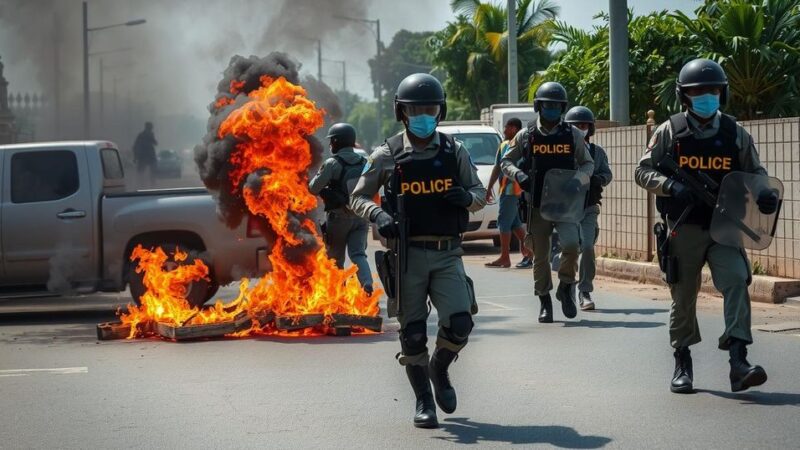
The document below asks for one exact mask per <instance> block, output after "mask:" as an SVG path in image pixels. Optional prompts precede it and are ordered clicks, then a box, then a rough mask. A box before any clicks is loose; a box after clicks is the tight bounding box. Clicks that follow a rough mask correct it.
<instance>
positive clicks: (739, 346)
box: [730, 338, 767, 392]
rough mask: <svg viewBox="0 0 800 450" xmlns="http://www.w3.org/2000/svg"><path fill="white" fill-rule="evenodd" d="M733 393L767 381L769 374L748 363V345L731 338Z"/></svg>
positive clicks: (759, 367)
mask: <svg viewBox="0 0 800 450" xmlns="http://www.w3.org/2000/svg"><path fill="white" fill-rule="evenodd" d="M730 355H731V359H730V363H731V391H732V392H739V391H744V390H745V389H748V388H751V387H753V386H760V385H762V384H764V382H766V381H767V372H765V371H764V369H763V368H762V367H761V366H751V365H750V363H749V362H747V343H746V342H745V341H742V340H740V339H736V338H731V348H730Z"/></svg>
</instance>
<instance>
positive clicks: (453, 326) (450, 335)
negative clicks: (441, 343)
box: [441, 312, 474, 345]
mask: <svg viewBox="0 0 800 450" xmlns="http://www.w3.org/2000/svg"><path fill="white" fill-rule="evenodd" d="M473 326H474V323H473V322H472V315H471V314H470V313H468V312H460V313H456V314H453V315H452V316H450V326H449V327H442V329H441V331H442V337H443V338H445V339H447V340H448V341H450V342H452V343H453V344H456V345H461V344H464V343H466V342H467V338H468V337H469V334H470V332H472V327H473Z"/></svg>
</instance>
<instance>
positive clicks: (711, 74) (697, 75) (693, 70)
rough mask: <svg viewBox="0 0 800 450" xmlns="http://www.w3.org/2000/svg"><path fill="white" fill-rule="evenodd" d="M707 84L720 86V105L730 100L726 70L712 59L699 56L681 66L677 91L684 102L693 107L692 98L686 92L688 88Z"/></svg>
mask: <svg viewBox="0 0 800 450" xmlns="http://www.w3.org/2000/svg"><path fill="white" fill-rule="evenodd" d="M706 86H709V87H718V88H720V96H719V103H720V105H724V104H725V103H726V102H727V101H728V77H727V76H726V75H725V70H724V69H723V68H722V66H720V65H719V64H717V63H716V62H714V61H712V60H710V59H705V58H698V59H694V60H692V61H689V62H688V63H686V64H685V65H684V66H683V68H681V71H680V74H678V81H677V87H676V88H675V93H676V94H677V96H678V99H680V101H681V103H682V104H685V105H687V106H689V107H691V106H692V100H691V99H690V98H689V96H688V95H687V94H686V90H687V89H689V88H693V87H706Z"/></svg>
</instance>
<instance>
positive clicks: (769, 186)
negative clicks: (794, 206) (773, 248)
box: [710, 172, 783, 250]
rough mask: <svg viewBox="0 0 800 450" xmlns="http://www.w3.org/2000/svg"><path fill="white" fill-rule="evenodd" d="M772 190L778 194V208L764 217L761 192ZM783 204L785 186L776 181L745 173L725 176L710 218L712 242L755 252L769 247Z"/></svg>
mask: <svg viewBox="0 0 800 450" xmlns="http://www.w3.org/2000/svg"><path fill="white" fill-rule="evenodd" d="M770 190H772V191H775V192H777V194H778V208H777V209H776V210H775V212H773V213H771V214H764V213H762V212H761V211H760V210H759V208H758V204H757V203H756V200H758V196H759V195H760V194H761V193H762V192H764V191H770ZM782 202H783V183H781V181H780V180H779V179H777V178H774V177H768V176H764V175H756V174H752V173H744V172H731V173H729V174H728V175H725V178H723V179H722V184H720V187H719V196H718V197H717V206H716V208H715V209H714V215H713V216H712V218H711V228H710V233H711V239H713V240H714V241H715V242H717V243H719V244H723V245H730V246H732V247H742V248H749V249H752V250H763V249H765V248H767V247H769V245H770V244H771V243H772V238H773V236H775V228H776V227H777V224H778V214H780V210H781V203H782Z"/></svg>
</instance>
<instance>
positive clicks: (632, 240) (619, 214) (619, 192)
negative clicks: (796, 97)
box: [594, 117, 800, 278]
mask: <svg viewBox="0 0 800 450" xmlns="http://www.w3.org/2000/svg"><path fill="white" fill-rule="evenodd" d="M741 124H742V126H744V127H745V129H747V130H748V131H749V132H750V134H751V135H752V136H753V141H754V142H755V145H756V148H757V149H758V151H759V154H760V156H761V162H762V163H763V164H764V166H765V167H766V169H767V171H768V172H769V174H770V175H772V176H775V177H778V178H779V179H780V180H781V181H783V184H784V203H783V207H782V210H781V218H780V219H779V222H778V228H777V232H776V234H775V240H774V241H773V243H772V245H771V246H770V247H769V248H768V249H766V250H763V251H757V252H749V253H750V259H751V263H752V264H753V265H754V267H755V270H756V272H759V273H766V274H769V275H774V276H779V277H786V278H800V118H797V117H795V118H789V119H769V120H757V121H749V122H741ZM594 139H595V142H596V143H598V144H599V145H601V146H602V147H603V148H604V149H605V150H606V152H607V153H608V159H609V163H610V165H611V171H612V172H613V173H614V181H612V183H611V185H609V186H608V188H606V190H605V191H604V193H603V197H604V198H603V210H602V213H601V215H600V228H601V231H600V237H599V240H598V242H597V247H598V254H602V255H606V256H610V257H615V258H623V259H631V260H639V261H644V260H651V259H652V258H653V251H654V250H653V248H654V247H653V245H654V242H653V236H652V233H651V229H652V223H653V221H654V220H656V217H657V213H656V212H655V209H654V208H653V207H652V199H651V200H650V201H648V195H647V193H646V192H645V191H644V190H643V189H641V188H640V187H639V186H637V185H636V183H635V181H634V179H633V173H634V169H635V168H636V165H637V164H638V162H639V158H640V157H641V156H642V154H643V152H644V150H645V148H646V146H647V139H648V127H647V126H645V125H641V126H631V127H618V128H606V129H601V130H597V133H596V134H595V138H594Z"/></svg>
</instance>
